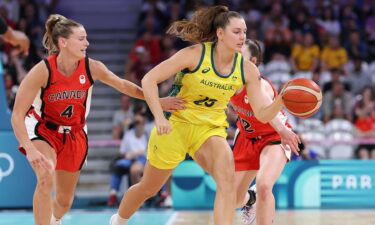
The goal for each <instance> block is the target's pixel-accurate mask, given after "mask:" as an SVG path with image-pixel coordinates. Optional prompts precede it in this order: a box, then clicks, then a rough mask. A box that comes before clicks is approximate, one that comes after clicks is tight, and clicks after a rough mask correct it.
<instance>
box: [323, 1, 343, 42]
mask: <svg viewBox="0 0 375 225" xmlns="http://www.w3.org/2000/svg"><path fill="white" fill-rule="evenodd" d="M317 23H318V24H319V26H320V27H321V28H322V29H323V33H324V34H328V35H334V36H338V35H340V32H341V27H340V22H339V21H338V20H337V19H336V18H335V17H334V14H333V10H332V8H329V7H326V8H324V9H323V15H322V17H321V18H320V19H317Z"/></svg>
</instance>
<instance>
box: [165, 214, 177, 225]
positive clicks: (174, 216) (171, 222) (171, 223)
mask: <svg viewBox="0 0 375 225" xmlns="http://www.w3.org/2000/svg"><path fill="white" fill-rule="evenodd" d="M177 216H178V212H174V213H173V214H172V216H171V217H170V218H169V220H168V221H167V223H166V224H165V225H173V222H174V221H175V220H176V218H177Z"/></svg>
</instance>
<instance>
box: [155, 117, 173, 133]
mask: <svg viewBox="0 0 375 225" xmlns="http://www.w3.org/2000/svg"><path fill="white" fill-rule="evenodd" d="M155 127H156V132H157V133H158V135H163V134H168V133H169V132H171V130H172V127H171V124H170V123H169V121H168V120H167V119H165V118H164V117H162V118H160V119H156V118H155Z"/></svg>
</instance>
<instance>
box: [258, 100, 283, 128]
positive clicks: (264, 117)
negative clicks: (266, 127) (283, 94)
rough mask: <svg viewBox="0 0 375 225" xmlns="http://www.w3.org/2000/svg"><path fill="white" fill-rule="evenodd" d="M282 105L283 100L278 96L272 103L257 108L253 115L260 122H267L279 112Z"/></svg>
mask: <svg viewBox="0 0 375 225" xmlns="http://www.w3.org/2000/svg"><path fill="white" fill-rule="evenodd" d="M282 107H283V102H282V99H281V98H280V97H277V98H276V99H275V101H274V102H272V104H270V105H268V106H265V107H262V108H261V109H259V110H258V111H257V112H256V114H255V117H256V118H257V119H258V120H259V121H260V122H262V123H269V122H270V121H271V120H272V119H273V118H275V117H276V115H277V114H278V113H279V112H280V110H281V109H282Z"/></svg>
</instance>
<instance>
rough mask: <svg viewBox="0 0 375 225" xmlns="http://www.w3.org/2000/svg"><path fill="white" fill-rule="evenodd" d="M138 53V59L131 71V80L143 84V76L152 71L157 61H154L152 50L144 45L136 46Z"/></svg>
mask: <svg viewBox="0 0 375 225" xmlns="http://www.w3.org/2000/svg"><path fill="white" fill-rule="evenodd" d="M135 52H136V54H137V58H138V59H137V61H135V62H134V63H133V65H132V66H131V68H130V71H129V73H128V74H129V78H128V79H129V80H130V81H131V82H133V83H135V84H137V85H141V80H142V78H143V76H144V75H145V74H146V73H147V72H148V71H150V70H151V69H152V68H153V67H154V66H155V63H152V61H151V56H150V52H149V51H148V50H146V49H145V47H143V46H138V47H136V48H135Z"/></svg>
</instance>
